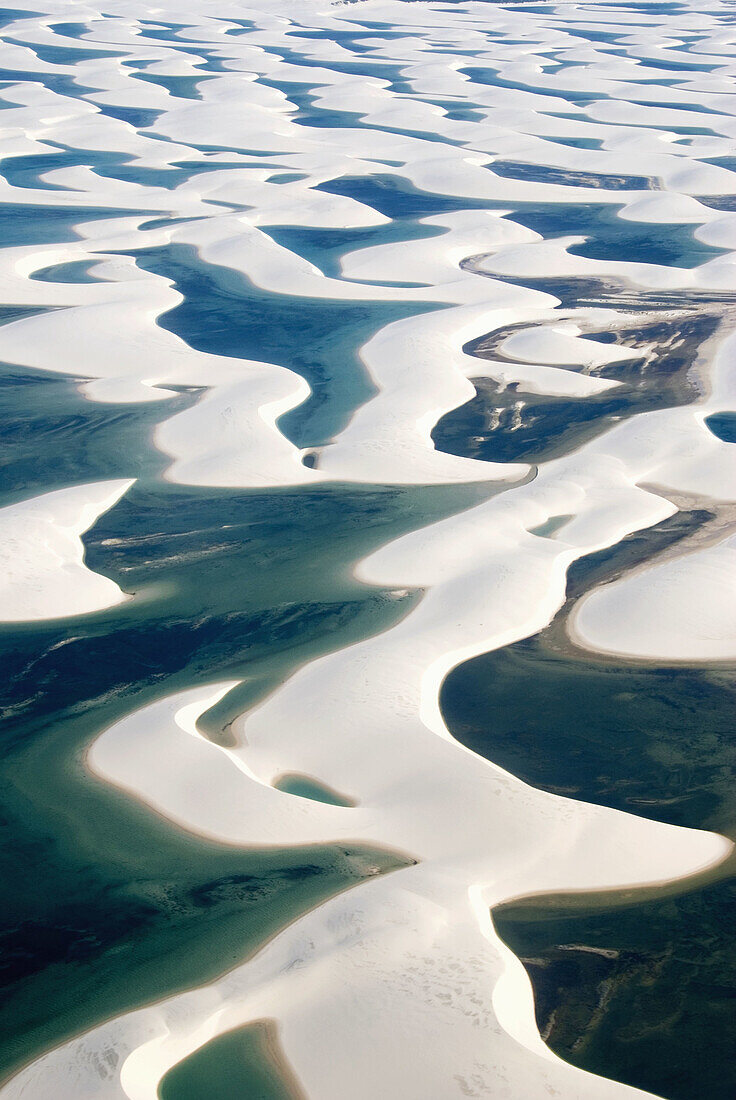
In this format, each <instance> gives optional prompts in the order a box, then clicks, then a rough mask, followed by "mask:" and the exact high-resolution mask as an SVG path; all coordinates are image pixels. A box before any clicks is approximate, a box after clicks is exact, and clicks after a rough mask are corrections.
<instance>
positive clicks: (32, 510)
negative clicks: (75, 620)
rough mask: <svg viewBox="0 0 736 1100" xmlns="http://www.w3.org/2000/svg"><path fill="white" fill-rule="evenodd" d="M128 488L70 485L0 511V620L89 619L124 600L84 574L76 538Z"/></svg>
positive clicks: (109, 584) (102, 580)
mask: <svg viewBox="0 0 736 1100" xmlns="http://www.w3.org/2000/svg"><path fill="white" fill-rule="evenodd" d="M132 484H133V482H132V481H99V482H96V483H94V484H90V485H75V486H74V487H73V488H70V489H58V490H56V491H55V492H53V493H44V494H43V496H39V497H33V498H32V499H31V500H24V501H22V502H21V503H20V504H11V505H9V506H8V507H6V508H0V565H1V566H2V568H0V620H2V621H3V622H28V621H30V620H37V619H60V618H66V617H67V616H69V615H88V614H90V613H91V612H93V611H102V610H103V609H104V608H106V607H113V606H114V605H115V604H118V603H121V602H122V601H123V600H125V599H127V598H128V597H126V595H125V593H124V592H122V591H121V589H120V588H119V587H118V586H117V584H115V582H114V581H111V580H109V579H108V578H107V577H103V576H100V574H99V573H93V572H92V570H91V569H88V568H87V566H86V565H85V563H84V546H83V544H82V540H81V535H83V534H84V532H85V531H88V530H89V528H90V527H92V525H93V524H94V522H95V520H96V519H98V517H99V516H101V515H102V514H103V513H104V512H107V511H109V509H110V508H112V506H113V505H114V504H115V503H116V502H117V501H118V500H119V499H120V497H121V496H122V495H123V493H125V492H126V491H127V490H128V489H129V488H130V486H131V485H132Z"/></svg>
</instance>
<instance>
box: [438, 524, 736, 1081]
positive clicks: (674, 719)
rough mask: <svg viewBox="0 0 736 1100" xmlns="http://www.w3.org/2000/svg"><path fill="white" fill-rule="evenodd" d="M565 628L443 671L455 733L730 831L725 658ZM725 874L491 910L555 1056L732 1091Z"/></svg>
mask: <svg viewBox="0 0 736 1100" xmlns="http://www.w3.org/2000/svg"><path fill="white" fill-rule="evenodd" d="M694 515H695V516H696V517H697V519H696V521H695V522H696V524H697V523H698V522H703V519H704V518H707V514H704V515H703V516H700V514H694ZM683 522H684V521H682V520H677V519H676V520H675V521H674V523H675V526H674V527H673V526H672V522H670V521H668V523H669V524H670V526H669V529H668V530H667V524H663V525H660V527H661V528H662V529H665V530H663V531H662V532H661V534H660V535H659V536H657V534H656V532H655V534H654V535H652V536H650V537H648V535H649V533H643V534H640V535H639V536H637V537H635V538H634V539H632V540H628V541H629V545H628V547H624V548H623V549H621V547H619V548H618V549H617V550H614V551H609V552H604V553H602V554H599V555H595V556H593V559H592V560H589V561H588V562H587V563H585V562H583V563H579V565H578V567H577V569H576V570H574V571H573V574H572V578H571V583H570V589H569V590H570V591H571V592H572V593H574V594H578V593H579V592H580V591H583V590H585V589H586V588H588V587H589V586H590V585H591V584H593V583H595V582H597V581H600V580H601V579H604V578H605V577H606V576H610V575H612V574H615V572H616V571H617V570H618V569H619V568H621V567H626V566H629V565H631V564H634V563H635V562H636V561H637V560H642V559H643V558H646V557H648V556H649V555H651V553H652V552H653V550H654V549H656V546H657V544H658V540H659V544H661V545H664V544H666V543H667V542H668V541H672V540H673V539H675V540H676V539H677V538H678V537H682V535H683V532H678V530H677V529H676V525H677V524H678V523H679V524H680V525H682V524H683ZM665 535H666V536H667V537H666V538H665ZM562 537H564V528H563V534H562ZM622 546H623V544H622ZM559 640H560V631H559V629H556V628H555V627H554V626H553V627H552V628H551V629H549V630H548V631H545V632H543V633H542V634H541V635H538V636H537V637H535V638H531V639H527V640H526V641H522V642H518V643H516V644H515V645H512V646H508V647H506V648H504V649H501V650H499V651H497V652H494V653H488V654H485V655H484V656H481V657H478V658H475V659H474V660H473V661H469V662H467V663H466V664H464V665H461V666H460V667H459V668H458V669H456V670H454V671H453V672H452V673H451V674H450V676H449V677H448V678H447V680H446V682H445V684H444V686H443V689H442V697H441V705H442V710H443V713H444V715H445V717H446V720H447V722H448V725H449V727H450V729H451V730H452V732H453V734H454V736H455V737H457V738H458V740H459V741H461V742H462V743H463V744H464V745H467V746H468V747H469V748H471V749H473V750H474V751H476V752H478V753H479V754H480V755H483V756H486V757H488V759H491V760H493V761H494V763H497V764H500V765H501V766H502V767H504V768H507V769H508V770H509V771H511V772H513V773H514V774H515V775H518V776H520V777H521V778H522V779H524V780H526V781H527V782H529V783H531V784H533V785H534V786H536V787H539V788H541V789H543V790H547V791H550V792H553V793H556V794H561V795H565V796H569V797H571V798H575V799H580V800H582V801H586V802H593V803H596V804H599V805H605V806H611V807H614V808H616V809H619V810H624V811H628V812H630V813H635V814H637V815H638V816H640V817H648V818H652V819H655V820H658V821H667V822H671V823H672V824H675V825H684V826H690V827H695V828H706V829H713V830H717V831H720V832H723V833H725V834H727V835H730V836H732V837H736V785H735V784H734V770H735V768H736V732H735V726H734V714H735V713H736V669H734V667H733V666H732V665H724V666H721V667H717V666H712V667H698V668H694V667H693V668H688V667H687V666H682V665H679V666H672V665H669V666H668V665H665V664H660V665H657V664H642V663H638V664H637V663H634V662H626V661H622V660H604V659H601V658H599V657H597V656H593V655H590V654H587V653H585V654H583V653H580V654H577V653H576V654H572V653H570V652H568V651H567V650H565V649H564V648H560V646H559ZM722 875H725V876H727V877H725V878H724V880H723V881H718V882H714V883H709V884H706V885H702V884H701V885H697V884H692V885H690V886H688V885H687V884H685V885H684V886H683V885H681V886H679V887H677V886H673V888H672V890H670V891H669V892H664V894H663V895H662V896H658V895H657V892H656V891H655V892H652V891H649V892H646V891H641V892H640V894H641V896H642V899H643V900H642V901H641V902H640V903H639V904H635V903H636V900H637V896H638V895H637V892H636V891H629V892H627V893H625V894H613V893H612V894H599V895H575V896H567V897H564V896H563V897H561V898H559V899H544V898H538V899H530V900H528V901H524V902H518V903H512V904H509V905H504V906H501V907H500V908H498V909H496V910H495V911H494V914H493V919H494V923H495V925H496V928H497V929H498V931H499V933H500V935H501V936H502V938H503V939H504V940H505V941H506V943H507V944H508V945H509V946H510V947H511V949H512V950H513V951H514V952H515V954H517V955H518V956H519V957H520V958H521V959H522V961H523V962H524V964H525V966H526V968H527V971H528V972H529V975H530V977H531V979H532V983H533V985H534V991H535V1004H536V1012H537V1022H538V1024H539V1028H540V1031H541V1032H542V1034H543V1036H544V1037H545V1038H546V1039H547V1041H548V1043H549V1045H550V1046H551V1047H552V1049H553V1050H554V1051H555V1052H556V1053H557V1054H559V1055H560V1056H561V1057H563V1058H565V1059H567V1060H568V1061H570V1062H573V1063H574V1064H575V1065H578V1066H580V1067H581V1068H583V1069H588V1070H590V1071H591V1072H594V1073H598V1074H602V1075H604V1076H606V1077H611V1078H614V1079H617V1080H620V1081H624V1082H626V1083H628V1084H631V1085H635V1086H636V1087H638V1088H643V1089H647V1090H650V1091H652V1092H654V1093H655V1094H657V1095H660V1096H664V1097H667V1098H669V1100H700V1098H701V1097H704V1096H708V1097H709V1098H713V1100H731V1098H732V1097H733V1096H734V1095H736V1066H735V1065H734V1061H733V1057H732V1052H733V1049H734V1044H736V1016H735V1015H734V1011H733V1007H734V1001H735V1000H736V944H735V943H734V938H733V927H734V920H735V919H736V878H734V877H732V876H731V877H728V876H729V871H728V868H724V870H723V872H722ZM660 893H661V892H660ZM622 904H623V905H625V906H626V907H625V908H620V906H621V905H622Z"/></svg>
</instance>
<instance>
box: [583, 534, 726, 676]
mask: <svg viewBox="0 0 736 1100" xmlns="http://www.w3.org/2000/svg"><path fill="white" fill-rule="evenodd" d="M570 630H571V634H572V636H573V638H574V639H575V640H576V641H577V642H578V644H580V645H584V646H585V647H586V648H588V649H594V650H598V651H601V652H604V653H620V654H623V655H624V656H627V657H646V658H652V659H658V660H665V661H666V660H675V661H705V660H716V661H717V660H733V658H734V657H736V537H733V536H732V537H730V538H727V539H724V541H723V542H721V543H719V544H718V545H717V546H709V547H707V548H706V549H704V550H698V551H696V552H694V553H690V554H685V555H683V556H682V557H679V558H675V559H674V560H671V561H665V562H662V563H661V564H658V565H654V566H652V567H651V568H648V569H643V570H641V572H638V573H635V574H633V575H630V576H627V577H625V578H623V579H622V580H620V581H617V582H615V583H613V584H608V585H606V586H605V587H603V588H599V589H596V590H595V591H594V592H592V593H591V594H590V595H589V596H587V597H586V598H585V599H583V600H581V601H580V603H579V604H578V605H577V607H576V609H575V613H574V615H573V616H572V618H571V621H570Z"/></svg>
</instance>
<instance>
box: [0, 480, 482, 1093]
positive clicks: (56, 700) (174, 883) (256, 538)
mask: <svg viewBox="0 0 736 1100" xmlns="http://www.w3.org/2000/svg"><path fill="white" fill-rule="evenodd" d="M473 499H477V492H475V493H473V492H470V491H469V493H468V497H467V500H466V502H465V503H466V504H469V503H471V502H472V500H473ZM459 504H460V500H459V498H458V497H457V496H456V495H455V494H453V493H448V492H444V491H441V492H439V493H437V492H436V491H433V490H418V491H417V490H410V491H405V490H371V489H368V490H358V491H357V493H355V492H353V490H352V489H351V490H348V489H346V488H343V487H341V486H334V487H328V488H320V489H319V490H316V491H314V490H307V491H305V490H299V491H296V490H293V491H292V490H289V491H283V492H279V491H270V492H263V493H258V492H236V491H225V492H218V491H214V490H210V491H207V490H203V491H192V490H188V489H180V488H176V487H173V486H172V487H166V486H157V485H155V484H151V485H150V486H147V487H146V486H143V485H140V486H136V487H135V488H134V489H133V490H131V492H130V493H129V494H128V496H126V497H125V498H123V500H122V501H121V502H120V503H119V504H118V505H117V506H116V508H115V509H113V510H112V511H111V512H110V513H108V514H107V515H105V516H103V517H102V519H101V520H100V522H99V524H98V525H97V526H96V528H95V529H94V531H93V532H92V533H91V535H90V536H89V537H88V538H87V540H86V541H87V561H88V563H89V565H90V567H91V568H92V569H95V570H97V571H100V572H102V573H103V574H105V575H107V576H110V577H113V578H114V579H115V580H117V581H118V583H120V584H121V586H122V587H123V588H124V589H125V590H126V591H128V592H133V593H135V594H136V598H135V599H134V600H133V601H131V602H129V603H127V604H124V605H122V606H120V607H118V608H113V609H111V610H110V611H107V612H102V613H100V614H97V615H90V616H84V617H81V618H78V619H71V620H59V621H52V622H45V623H40V624H37V625H27V626H19V627H5V628H4V629H3V630H2V631H1V632H0V643H2V655H1V656H0V679H1V681H2V695H3V699H2V705H3V709H4V714H5V724H4V732H3V761H4V766H3V778H2V785H1V786H0V814H1V815H2V823H3V828H4V834H5V838H6V840H5V844H4V847H3V853H2V871H3V873H2V878H1V881H2V905H1V906H0V911H1V912H2V922H1V924H0V943H2V946H3V951H2V958H3V966H2V969H0V983H2V989H3V1001H2V1008H0V1023H1V1024H2V1031H1V1032H0V1066H1V1067H2V1072H3V1073H5V1074H6V1073H7V1072H8V1071H10V1070H11V1069H12V1068H13V1067H14V1066H17V1065H19V1064H21V1063H22V1062H24V1061H26V1060H28V1059H29V1058H31V1057H32V1056H34V1055H36V1054H37V1053H39V1052H40V1051H41V1050H43V1049H45V1048H47V1047H48V1046H50V1045H53V1044H55V1043H57V1042H59V1041H60V1040H61V1039H63V1038H65V1037H67V1036H69V1035H71V1034H74V1033H76V1032H79V1031H82V1030H84V1029H86V1028H88V1027H90V1026H92V1025H93V1024H95V1023H97V1022H99V1021H100V1020H102V1019H104V1018H105V1017H107V1016H112V1015H116V1014H117V1013H119V1012H122V1011H124V1010H125V1009H127V1008H130V1007H133V1006H134V1005H136V1004H140V1003H143V1002H145V1001H149V1000H153V999H158V998H160V997H162V996H164V995H166V994H167V993H170V992H172V991H174V990H176V989H180V988H183V987H185V986H191V985H194V984H197V983H199V982H202V981H204V980H206V979H207V978H211V977H213V976H215V975H216V974H217V973H219V972H221V971H222V970H224V969H226V968H227V967H228V966H231V965H233V964H234V963H235V962H237V961H240V960H241V959H242V958H243V957H244V956H245V955H246V954H247V952H248V951H249V950H250V949H252V948H253V947H255V946H257V944H258V943H260V942H262V940H263V939H264V938H266V937H267V936H268V935H269V934H271V933H272V932H273V931H274V930H275V929H277V928H279V927H281V926H282V925H283V924H284V923H285V922H287V921H288V920H290V919H293V918H294V917H295V916H297V915H298V913H300V912H302V911H303V910H304V909H305V908H307V907H309V906H311V905H312V904H315V903H316V902H317V901H319V900H320V899H322V898H324V897H326V896H328V895H329V894H331V893H334V892H335V891H336V890H339V889H341V888H343V887H345V886H346V885H350V884H353V883H355V882H358V881H360V880H361V879H362V877H364V875H365V874H369V873H373V868H375V867H376V866H378V867H379V868H383V869H390V868H391V867H394V866H396V865H397V857H395V856H393V855H382V854H381V853H374V852H369V851H367V850H362V849H357V848H351V849H342V848H334V847H333V848H330V847H326V848H322V849H310V850H307V849H297V850H294V851H279V852H273V851H266V852H258V851H254V852H241V851H238V850H230V849H228V848H226V847H220V846H216V845H211V844H206V843H203V842H201V841H198V840H196V839H194V838H192V837H189V836H187V835H186V834H184V833H181V832H180V831H178V830H176V829H174V828H170V827H169V826H167V825H166V824H165V823H164V822H163V821H162V820H160V819H159V818H158V817H157V816H156V815H154V814H151V813H150V811H148V810H146V809H143V808H140V809H139V808H137V806H136V805H135V804H134V803H133V802H132V801H131V800H130V799H128V798H126V797H124V796H123V795H118V794H117V793H116V792H114V791H113V790H111V789H110V787H109V786H108V785H107V784H103V783H101V782H98V781H97V780H95V779H94V778H92V777H91V776H89V775H87V773H86V772H85V771H84V770H83V767H82V755H83V753H84V750H85V747H86V746H87V745H88V744H89V743H90V741H91V740H92V739H93V737H94V736H95V735H96V734H97V733H98V732H99V730H100V729H103V728H105V727H106V726H107V725H109V724H110V723H112V722H114V721H115V720H116V719H118V718H119V717H121V716H122V715H124V714H126V713H128V712H130V711H131V710H133V709H136V708H138V707H140V706H142V705H145V704H146V703H148V702H151V701H153V700H154V699H156V698H160V697H161V696H163V695H166V694H169V693H171V692H174V691H177V690H181V689H183V688H186V687H189V686H194V685H197V684H205V683H208V682H212V681H214V680H217V679H223V678H231V677H233V678H234V677H239V676H242V677H243V678H244V681H245V682H244V685H243V687H242V688H240V689H239V691H238V693H237V697H236V700H235V702H230V704H229V705H230V706H231V707H235V709H242V708H243V707H246V706H248V705H249V704H251V703H253V702H255V701H256V700H257V699H259V698H261V697H262V696H263V694H264V693H265V692H267V691H269V690H272V689H273V688H274V687H275V686H276V685H277V684H278V683H279V682H280V681H281V680H282V679H283V677H284V676H285V675H288V673H289V672H290V671H292V670H293V669H294V668H295V667H298V666H299V665H300V664H302V663H303V662H305V661H306V660H309V659H311V658H313V657H315V656H317V655H318V654H319V653H322V652H326V651H329V650H332V649H335V648H339V647H341V646H343V645H346V644H349V643H350V642H351V641H354V640H357V639H358V638H360V637H363V636H365V635H366V634H370V633H372V632H374V631H376V630H380V629H385V628H386V627H387V626H389V625H390V624H391V623H392V622H395V621H396V620H397V618H398V617H400V616H401V615H403V614H405V613H406V611H407V609H408V608H409V607H410V606H412V605H413V603H414V601H415V599H416V597H415V596H414V595H409V596H408V597H405V598H404V599H398V600H395V599H391V598H388V597H387V594H386V593H384V592H383V591H382V590H380V589H378V590H377V589H374V588H371V589H365V588H363V587H362V586H360V585H358V584H357V583H356V582H355V581H354V580H353V579H352V578H351V576H350V565H351V564H352V562H353V561H354V560H355V558H357V557H360V556H362V554H363V553H365V552H368V551H369V550H370V549H371V548H373V547H374V546H376V545H380V544H382V543H383V542H384V541H387V540H388V539H389V538H392V537H396V535H397V534H398V533H399V532H401V531H403V530H406V529H408V528H409V527H411V526H413V525H420V524H422V523H424V522H427V519H428V518H430V517H432V516H437V517H439V516H440V515H442V514H447V512H448V511H453V510H455V509H456V508H457V507H458V506H459ZM399 862H400V861H399Z"/></svg>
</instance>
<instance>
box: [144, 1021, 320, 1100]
mask: <svg viewBox="0 0 736 1100" xmlns="http://www.w3.org/2000/svg"><path fill="white" fill-rule="evenodd" d="M275 1031H276V1029H275V1026H274V1025H273V1024H269V1023H268V1022H266V1021H256V1022H255V1023H252V1024H249V1025H248V1026H247V1027H241V1028H236V1029H235V1030H233V1031H228V1032H226V1033H225V1034H224V1035H218V1036H217V1038H216V1039H213V1040H212V1041H211V1042H209V1043H206V1044H205V1045H204V1046H202V1047H200V1048H199V1050H196V1051H195V1052H194V1053H193V1054H190V1055H189V1057H188V1058H185V1059H184V1060H183V1061H181V1062H179V1064H178V1065H176V1066H174V1067H173V1068H172V1069H170V1070H169V1072H168V1073H167V1074H166V1075H165V1076H164V1078H163V1079H162V1081H161V1084H160V1085H159V1089H158V1095H159V1097H160V1100H235V1098H236V1097H242V1098H243V1100H245V1098H246V1097H248V1098H250V1100H304V1094H303V1093H302V1091H301V1090H300V1089H299V1086H298V1084H297V1082H296V1081H295V1080H294V1078H293V1077H292V1075H291V1074H290V1073H289V1071H288V1068H286V1067H285V1066H284V1064H283V1062H281V1061H280V1060H279V1061H277V1058H278V1052H277V1050H276V1042H277V1040H276V1035H275Z"/></svg>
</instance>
